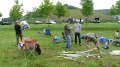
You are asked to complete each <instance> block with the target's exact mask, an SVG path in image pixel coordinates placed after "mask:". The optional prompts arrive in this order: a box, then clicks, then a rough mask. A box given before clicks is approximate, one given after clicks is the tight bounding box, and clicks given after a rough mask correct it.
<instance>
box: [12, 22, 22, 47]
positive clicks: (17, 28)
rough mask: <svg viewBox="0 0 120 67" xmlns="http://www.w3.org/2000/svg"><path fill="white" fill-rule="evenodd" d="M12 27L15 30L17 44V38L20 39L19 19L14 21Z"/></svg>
mask: <svg viewBox="0 0 120 67" xmlns="http://www.w3.org/2000/svg"><path fill="white" fill-rule="evenodd" d="M14 28H15V32H16V42H17V45H18V43H19V38H20V39H21V41H22V30H21V26H20V22H19V21H16V23H15V26H14Z"/></svg>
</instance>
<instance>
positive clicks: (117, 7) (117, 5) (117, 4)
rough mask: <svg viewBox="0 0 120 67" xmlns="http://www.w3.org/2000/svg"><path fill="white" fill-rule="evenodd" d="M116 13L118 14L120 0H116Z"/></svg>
mask: <svg viewBox="0 0 120 67" xmlns="http://www.w3.org/2000/svg"><path fill="white" fill-rule="evenodd" d="M116 9H117V13H118V14H120V0H118V1H117V2H116Z"/></svg>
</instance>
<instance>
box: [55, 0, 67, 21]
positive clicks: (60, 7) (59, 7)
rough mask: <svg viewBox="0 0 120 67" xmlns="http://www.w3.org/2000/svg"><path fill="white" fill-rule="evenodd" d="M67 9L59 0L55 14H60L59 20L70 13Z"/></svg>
mask: <svg viewBox="0 0 120 67" xmlns="http://www.w3.org/2000/svg"><path fill="white" fill-rule="evenodd" d="M68 13H69V12H68V11H67V9H66V8H65V7H64V6H63V5H62V4H61V3H60V2H59V1H58V3H57V4H56V10H55V15H57V16H58V18H59V20H60V18H61V17H64V16H67V15H68Z"/></svg>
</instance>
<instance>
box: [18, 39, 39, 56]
mask: <svg viewBox="0 0 120 67" xmlns="http://www.w3.org/2000/svg"><path fill="white" fill-rule="evenodd" d="M19 45H20V46H21V49H22V50H35V51H36V52H37V53H38V54H39V55H40V54H41V49H40V46H39V44H38V42H37V41H36V40H33V39H32V38H31V37H30V38H23V39H22V42H19Z"/></svg>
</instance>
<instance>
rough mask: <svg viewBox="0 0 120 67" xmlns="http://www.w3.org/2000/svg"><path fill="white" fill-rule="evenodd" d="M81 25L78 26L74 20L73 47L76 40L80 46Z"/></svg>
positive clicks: (77, 22)
mask: <svg viewBox="0 0 120 67" xmlns="http://www.w3.org/2000/svg"><path fill="white" fill-rule="evenodd" d="M81 27H82V25H81V24H79V21H78V20H76V21H75V24H74V36H75V45H77V38H78V40H79V45H80V46H81V39H80V32H81Z"/></svg>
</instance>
